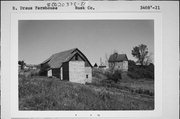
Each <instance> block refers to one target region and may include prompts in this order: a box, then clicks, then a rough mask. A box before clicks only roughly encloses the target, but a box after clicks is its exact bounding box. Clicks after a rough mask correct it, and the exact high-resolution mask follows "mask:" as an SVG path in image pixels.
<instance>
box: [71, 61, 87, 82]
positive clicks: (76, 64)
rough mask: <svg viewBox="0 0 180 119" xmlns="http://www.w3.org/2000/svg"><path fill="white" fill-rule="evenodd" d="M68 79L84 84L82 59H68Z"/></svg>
mask: <svg viewBox="0 0 180 119" xmlns="http://www.w3.org/2000/svg"><path fill="white" fill-rule="evenodd" d="M69 81H71V82H76V83H82V84H85V63H84V61H70V62H69Z"/></svg>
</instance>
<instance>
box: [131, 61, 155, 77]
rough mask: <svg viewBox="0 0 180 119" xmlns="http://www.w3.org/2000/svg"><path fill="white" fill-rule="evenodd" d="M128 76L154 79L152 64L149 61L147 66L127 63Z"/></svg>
mask: <svg viewBox="0 0 180 119" xmlns="http://www.w3.org/2000/svg"><path fill="white" fill-rule="evenodd" d="M128 76H130V77H131V78H135V79H139V78H149V79H154V65H153V64H152V63H151V64H150V65H148V66H137V65H134V64H133V63H130V64H129V68H128Z"/></svg>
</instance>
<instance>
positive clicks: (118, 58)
mask: <svg viewBox="0 0 180 119" xmlns="http://www.w3.org/2000/svg"><path fill="white" fill-rule="evenodd" d="M108 63H109V68H111V69H113V70H121V71H128V58H127V56H126V54H118V53H114V54H112V55H111V56H110V57H109V60H108Z"/></svg>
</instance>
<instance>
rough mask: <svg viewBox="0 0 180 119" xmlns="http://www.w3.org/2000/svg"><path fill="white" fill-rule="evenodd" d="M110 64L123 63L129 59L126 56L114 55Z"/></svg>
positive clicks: (110, 59)
mask: <svg viewBox="0 0 180 119" xmlns="http://www.w3.org/2000/svg"><path fill="white" fill-rule="evenodd" d="M108 61H109V62H122V61H128V58H127V56H126V54H118V53H114V54H112V55H111V56H110V57H109V60H108Z"/></svg>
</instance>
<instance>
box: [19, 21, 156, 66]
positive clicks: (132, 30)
mask: <svg viewBox="0 0 180 119" xmlns="http://www.w3.org/2000/svg"><path fill="white" fill-rule="evenodd" d="M18 30H19V32H18V33H19V36H18V37H19V41H18V48H19V53H18V57H19V60H24V61H25V63H27V64H39V63H42V62H43V61H44V60H46V59H47V58H49V57H50V56H51V55H52V54H54V53H58V52H61V51H64V50H69V49H72V48H78V49H79V50H81V51H82V52H83V53H84V55H86V57H87V58H88V59H89V61H90V62H91V64H92V65H94V63H97V64H100V58H101V59H102V61H104V60H105V55H107V56H109V55H110V54H112V53H113V52H114V51H117V52H118V53H120V54H122V53H123V54H126V55H127V57H128V59H131V60H135V61H136V59H135V58H134V57H133V56H132V54H131V51H132V49H133V47H135V46H138V45H140V44H145V45H147V47H148V51H149V53H152V54H154V22H153V20H20V21H19V28H18Z"/></svg>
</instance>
